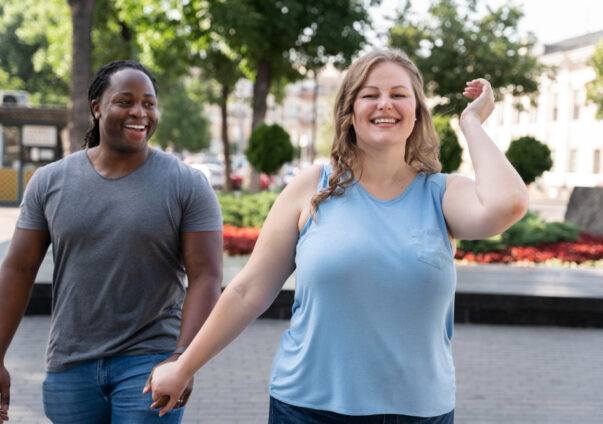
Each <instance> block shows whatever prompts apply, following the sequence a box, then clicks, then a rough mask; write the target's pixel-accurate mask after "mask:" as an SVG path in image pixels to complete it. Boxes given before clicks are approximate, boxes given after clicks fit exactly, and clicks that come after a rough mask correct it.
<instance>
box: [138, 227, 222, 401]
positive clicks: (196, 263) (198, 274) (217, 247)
mask: <svg viewBox="0 0 603 424" xmlns="http://www.w3.org/2000/svg"><path fill="white" fill-rule="evenodd" d="M180 239H181V243H182V255H183V257H184V266H185V267H186V274H187V277H188V291H187V293H186V298H185V299H184V306H183V308H182V322H181V325H180V336H179V337H178V343H177V347H186V346H188V345H189V344H190V342H191V341H192V340H193V338H194V337H195V335H196V334H197V332H198V331H199V329H200V328H201V326H202V325H203V323H204V322H205V320H206V319H207V317H208V316H209V313H210V312H211V310H212V309H213V307H214V305H215V304H216V301H217V300H218V297H219V296H220V289H221V285H222V255H223V253H222V244H223V236H222V231H199V232H185V233H181V234H180ZM178 356H179V354H174V355H172V356H171V357H170V358H168V359H166V360H165V361H163V362H172V361H174V360H176V359H177V358H178ZM150 380H151V376H149V379H148V380H147V384H146V386H148V385H149V383H150ZM192 389H193V379H191V380H190V381H189V383H188V385H187V387H186V389H185V390H184V392H183V393H182V395H181V396H180V399H182V402H180V403H179V405H178V406H179V407H181V406H184V405H185V404H186V402H187V401H188V398H189V396H190V394H191V392H192Z"/></svg>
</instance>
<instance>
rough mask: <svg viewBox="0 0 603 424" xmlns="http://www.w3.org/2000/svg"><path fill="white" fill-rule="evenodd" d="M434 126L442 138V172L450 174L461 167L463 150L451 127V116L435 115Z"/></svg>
mask: <svg viewBox="0 0 603 424" xmlns="http://www.w3.org/2000/svg"><path fill="white" fill-rule="evenodd" d="M433 125H434V126H435V129H436V131H437V133H438V136H439V137H440V162H441V163H442V172H445V173H447V174H450V173H452V172H454V171H456V170H457V169H459V166H460V165H461V160H462V156H463V148H462V147H461V145H460V144H459V140H458V137H457V136H456V132H454V129H452V126H451V125H450V117H449V116H441V115H434V116H433Z"/></svg>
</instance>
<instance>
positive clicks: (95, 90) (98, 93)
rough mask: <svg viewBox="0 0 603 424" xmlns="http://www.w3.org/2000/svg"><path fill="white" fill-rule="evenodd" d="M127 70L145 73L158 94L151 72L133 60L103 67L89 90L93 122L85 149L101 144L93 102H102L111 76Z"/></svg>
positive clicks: (86, 139) (117, 61)
mask: <svg viewBox="0 0 603 424" xmlns="http://www.w3.org/2000/svg"><path fill="white" fill-rule="evenodd" d="M126 68H132V69H136V70H139V71H141V72H144V73H145V75H146V76H148V77H149V79H150V80H151V82H152V83H153V88H154V89H155V94H157V81H156V80H155V78H154V77H153V75H151V72H150V71H149V70H148V69H147V68H145V67H144V66H142V65H141V64H140V63H138V62H134V61H133V60H116V61H113V62H110V63H107V64H106V65H104V66H103V67H101V68H100V69H99V70H98V71H97V72H96V74H95V75H94V79H93V80H92V83H91V84H90V88H88V104H89V105H90V113H91V114H92V120H93V122H92V127H91V128H90V129H89V130H88V132H87V133H86V136H85V137H84V144H83V147H84V148H91V147H94V146H98V145H99V144H100V131H99V123H98V119H96V118H95V117H94V112H93V111H92V100H97V101H100V99H101V97H102V95H103V93H104V92H105V90H106V89H107V87H108V86H109V84H110V79H111V75H113V74H114V73H116V72H117V71H120V70H122V69H126Z"/></svg>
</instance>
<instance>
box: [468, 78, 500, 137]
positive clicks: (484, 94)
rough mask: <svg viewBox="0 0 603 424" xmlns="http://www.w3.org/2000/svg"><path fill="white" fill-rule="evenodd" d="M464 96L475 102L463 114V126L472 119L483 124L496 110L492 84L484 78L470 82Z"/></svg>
mask: <svg viewBox="0 0 603 424" xmlns="http://www.w3.org/2000/svg"><path fill="white" fill-rule="evenodd" d="M463 95H464V96H467V97H469V98H470V99H473V101H472V102H471V103H469V104H468V105H467V107H466V108H465V110H463V113H461V124H462V123H463V122H464V121H467V120H471V119H472V118H475V119H477V120H478V122H479V124H480V125H481V124H483V123H484V122H485V121H486V119H488V116H490V114H491V113H492V111H493V110H494V93H493V92H492V87H491V86H490V83H489V82H488V81H487V80H485V79H483V78H479V79H475V80H473V81H469V82H468V83H467V87H466V88H465V91H463Z"/></svg>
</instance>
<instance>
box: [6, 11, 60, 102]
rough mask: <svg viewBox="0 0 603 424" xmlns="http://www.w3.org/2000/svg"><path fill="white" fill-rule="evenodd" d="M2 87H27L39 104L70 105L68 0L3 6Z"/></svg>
mask: <svg viewBox="0 0 603 424" xmlns="http://www.w3.org/2000/svg"><path fill="white" fill-rule="evenodd" d="M0 40H2V42H1V43H0V87H1V88H3V89H14V90H26V91H28V92H29V93H30V100H31V102H32V103H33V104H35V105H40V104H55V105H56V104H62V105H64V104H67V101H68V98H69V97H68V96H69V62H68V61H65V58H66V57H67V58H69V57H70V47H69V43H70V40H71V23H70V17H69V8H68V6H67V3H66V2H42V1H40V0H5V1H3V2H2V4H1V5H0Z"/></svg>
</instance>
